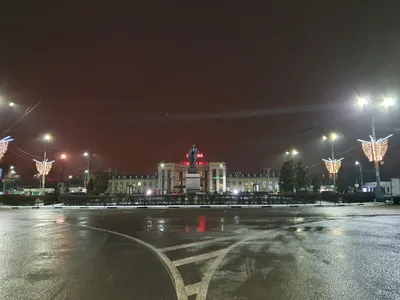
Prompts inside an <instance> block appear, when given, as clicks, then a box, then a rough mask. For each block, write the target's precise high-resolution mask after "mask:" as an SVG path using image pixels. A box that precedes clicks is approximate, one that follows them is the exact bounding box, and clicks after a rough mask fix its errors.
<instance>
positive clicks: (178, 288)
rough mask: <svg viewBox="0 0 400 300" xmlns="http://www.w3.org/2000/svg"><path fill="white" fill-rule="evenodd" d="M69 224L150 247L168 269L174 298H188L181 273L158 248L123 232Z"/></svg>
mask: <svg viewBox="0 0 400 300" xmlns="http://www.w3.org/2000/svg"><path fill="white" fill-rule="evenodd" d="M68 225H70V226H78V227H83V228H89V229H93V230H97V231H102V232H106V233H109V234H115V235H118V236H122V237H124V238H127V239H130V240H132V241H135V242H137V243H139V244H141V245H143V246H145V247H147V248H148V249H150V250H151V251H152V252H153V253H154V254H156V256H157V257H158V258H159V259H160V260H161V262H162V263H163V265H164V266H165V267H166V268H167V270H168V274H169V276H170V278H171V280H172V283H173V284H174V287H175V292H176V298H177V299H178V300H188V296H187V294H186V290H185V284H184V283H183V279H182V276H181V274H180V273H179V271H178V269H177V268H176V267H175V266H174V264H173V263H172V262H171V261H170V260H169V259H168V257H166V256H165V254H164V253H162V252H161V251H160V250H158V249H157V248H156V247H154V246H152V245H150V244H148V243H146V242H144V241H142V240H139V239H137V238H134V237H132V236H129V235H126V234H123V233H119V232H116V231H112V230H107V229H102V228H97V227H92V226H86V225H74V224H68Z"/></svg>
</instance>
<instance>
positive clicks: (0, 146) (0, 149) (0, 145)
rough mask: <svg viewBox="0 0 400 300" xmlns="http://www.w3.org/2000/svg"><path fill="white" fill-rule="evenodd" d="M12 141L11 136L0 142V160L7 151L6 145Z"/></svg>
mask: <svg viewBox="0 0 400 300" xmlns="http://www.w3.org/2000/svg"><path fill="white" fill-rule="evenodd" d="M11 141H13V139H12V138H11V136H6V137H5V138H3V139H1V140H0V160H1V159H2V158H3V156H4V154H5V153H6V151H7V149H8V143H9V142H11Z"/></svg>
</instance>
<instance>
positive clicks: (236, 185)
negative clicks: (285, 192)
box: [226, 172, 279, 194]
mask: <svg viewBox="0 0 400 300" xmlns="http://www.w3.org/2000/svg"><path fill="white" fill-rule="evenodd" d="M226 182H227V183H226V191H227V192H231V193H234V194H236V193H240V192H270V193H275V192H279V177H277V176H276V174H275V173H274V172H272V173H271V174H270V173H269V172H268V173H262V174H255V173H253V174H245V173H240V172H238V173H230V174H228V177H227V181H226Z"/></svg>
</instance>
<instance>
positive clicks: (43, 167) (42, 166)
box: [34, 158, 54, 176]
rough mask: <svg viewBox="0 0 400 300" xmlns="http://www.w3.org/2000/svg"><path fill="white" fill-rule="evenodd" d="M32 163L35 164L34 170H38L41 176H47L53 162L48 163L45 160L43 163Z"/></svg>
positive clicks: (36, 161)
mask: <svg viewBox="0 0 400 300" xmlns="http://www.w3.org/2000/svg"><path fill="white" fill-rule="evenodd" d="M34 162H35V163H36V169H37V170H38V172H39V174H40V175H42V176H43V175H47V174H49V172H50V170H51V167H52V165H53V162H54V160H52V161H48V160H47V158H46V159H45V160H44V161H38V160H36V159H34Z"/></svg>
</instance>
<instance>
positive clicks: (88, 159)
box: [83, 152, 90, 187]
mask: <svg viewBox="0 0 400 300" xmlns="http://www.w3.org/2000/svg"><path fill="white" fill-rule="evenodd" d="M83 156H85V157H86V170H85V187H87V184H88V183H89V178H90V155H89V152H84V153H83Z"/></svg>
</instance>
